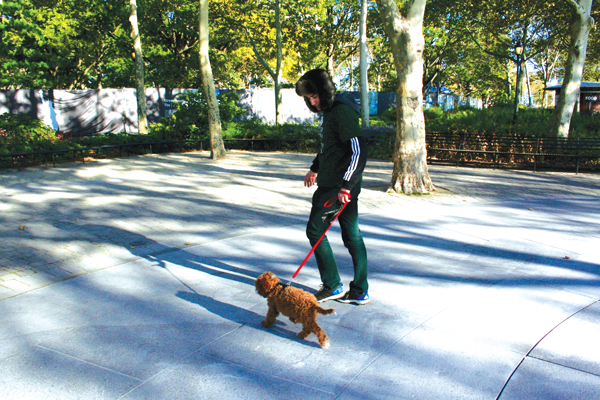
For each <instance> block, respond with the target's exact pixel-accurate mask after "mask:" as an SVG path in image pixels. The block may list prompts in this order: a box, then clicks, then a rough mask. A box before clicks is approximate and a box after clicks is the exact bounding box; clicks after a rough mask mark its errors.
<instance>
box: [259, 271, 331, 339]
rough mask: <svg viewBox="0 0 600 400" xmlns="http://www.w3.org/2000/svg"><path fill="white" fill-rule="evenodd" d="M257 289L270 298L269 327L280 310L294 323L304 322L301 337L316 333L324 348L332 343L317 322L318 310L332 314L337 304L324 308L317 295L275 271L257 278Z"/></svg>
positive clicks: (299, 334) (299, 335)
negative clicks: (292, 283)
mask: <svg viewBox="0 0 600 400" xmlns="http://www.w3.org/2000/svg"><path fill="white" fill-rule="evenodd" d="M254 286H255V287H256V291H257V292H258V294H260V295H261V296H262V297H266V298H267V305H268V306H269V311H267V316H266V318H265V320H264V321H262V322H261V324H262V326H264V327H265V328H268V327H270V326H271V325H273V324H274V323H275V320H276V319H277V316H278V315H279V313H281V314H283V315H285V316H286V317H288V318H289V319H290V321H292V322H293V323H294V324H302V331H300V333H298V335H297V336H298V337H299V338H300V339H306V337H308V335H310V334H311V333H314V334H315V335H316V336H317V339H319V344H320V345H321V347H323V348H327V347H329V338H328V337H327V335H326V334H325V332H324V331H323V329H321V327H320V326H319V325H318V324H317V314H323V315H327V314H332V313H334V312H335V310H334V309H333V308H330V309H327V310H326V309H324V308H322V307H321V306H319V305H318V304H317V299H316V297H315V296H314V295H313V294H311V293H308V292H305V291H304V290H302V289H298V288H295V287H292V286H288V285H284V284H282V283H281V281H280V280H279V278H277V276H276V275H275V274H274V273H272V272H265V273H264V274H262V275H261V276H259V277H258V278H257V279H256V281H254Z"/></svg>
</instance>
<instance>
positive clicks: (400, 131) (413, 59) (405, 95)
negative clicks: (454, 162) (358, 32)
mask: <svg viewBox="0 0 600 400" xmlns="http://www.w3.org/2000/svg"><path fill="white" fill-rule="evenodd" d="M425 4H426V0H410V1H409V6H408V11H407V15H406V17H405V16H402V15H400V12H399V11H398V7H397V6H396V2H395V0H377V5H378V7H379V8H380V9H381V15H382V17H383V19H384V21H383V22H384V26H385V30H386V32H387V35H388V37H389V38H390V42H391V48H392V53H393V55H394V64H395V65H396V70H397V73H398V93H397V99H396V108H397V120H398V122H397V124H398V126H397V131H396V144H395V148H394V156H393V161H394V169H393V173H392V180H391V183H390V189H392V190H393V191H395V192H397V193H400V192H403V193H407V194H409V193H426V192H430V191H432V190H435V187H434V186H433V183H432V182H431V178H430V177H429V170H428V168H427V150H426V146H425V118H424V116H423V48H424V46H425V40H424V38H423V15H424V12H425Z"/></svg>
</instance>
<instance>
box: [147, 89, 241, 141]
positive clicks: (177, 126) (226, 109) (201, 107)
mask: <svg viewBox="0 0 600 400" xmlns="http://www.w3.org/2000/svg"><path fill="white" fill-rule="evenodd" d="M218 100H219V113H220V117H221V127H222V129H223V131H224V132H228V129H229V125H230V124H231V122H232V121H233V120H234V119H235V118H236V117H238V116H240V115H242V114H243V110H242V109H241V108H240V107H239V106H238V105H237V101H238V100H239V96H238V94H237V93H235V92H226V93H222V94H220V95H219V96H218ZM175 108H176V111H175V112H174V113H173V115H172V116H171V118H161V121H160V122H159V123H158V124H152V125H150V133H151V134H152V135H153V136H155V137H158V138H160V139H161V140H196V139H199V140H204V139H208V105H207V103H206V99H205V97H204V93H203V92H202V91H198V92H192V91H189V92H185V93H183V94H181V95H179V98H178V99H177V101H176V102H175Z"/></svg>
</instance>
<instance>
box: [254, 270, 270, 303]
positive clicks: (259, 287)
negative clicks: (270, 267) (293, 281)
mask: <svg viewBox="0 0 600 400" xmlns="http://www.w3.org/2000/svg"><path fill="white" fill-rule="evenodd" d="M267 274H268V272H265V273H264V274H262V275H261V276H259V277H258V278H256V280H255V281H254V287H255V288H256V291H257V292H258V294H259V295H261V296H262V297H265V296H266V295H267V293H268V290H267V288H266V286H267V285H268V283H269V282H268V280H269V279H268V275H267Z"/></svg>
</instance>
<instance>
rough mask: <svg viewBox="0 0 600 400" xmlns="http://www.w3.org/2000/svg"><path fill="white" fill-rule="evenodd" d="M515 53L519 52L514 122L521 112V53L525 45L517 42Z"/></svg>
mask: <svg viewBox="0 0 600 400" xmlns="http://www.w3.org/2000/svg"><path fill="white" fill-rule="evenodd" d="M515 53H516V54H517V82H516V84H515V111H514V113H513V123H515V122H517V113H518V112H519V96H521V93H520V90H519V89H520V88H521V85H520V84H519V83H520V80H521V54H523V46H521V43H517V46H516V47H515Z"/></svg>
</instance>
